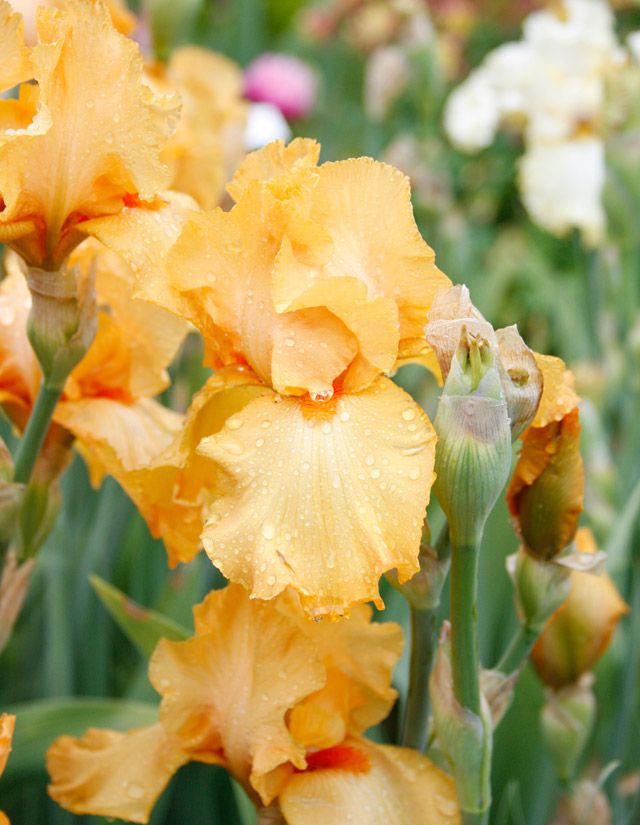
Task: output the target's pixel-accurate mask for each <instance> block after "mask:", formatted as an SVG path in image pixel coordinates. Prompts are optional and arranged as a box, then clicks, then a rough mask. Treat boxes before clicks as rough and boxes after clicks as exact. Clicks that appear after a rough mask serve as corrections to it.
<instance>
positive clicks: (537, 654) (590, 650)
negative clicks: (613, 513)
mask: <svg viewBox="0 0 640 825" xmlns="http://www.w3.org/2000/svg"><path fill="white" fill-rule="evenodd" d="M576 545H577V547H578V550H580V551H582V552H583V553H593V552H595V551H596V550H597V545H596V543H595V539H594V537H593V534H592V533H591V531H590V530H589V529H588V528H585V527H583V528H581V529H579V530H578V531H577V533H576ZM628 612H629V606H628V605H627V604H626V602H625V601H624V600H623V599H622V597H621V596H620V594H619V593H618V591H617V589H616V586H615V584H614V583H613V581H612V580H611V578H610V577H609V576H608V575H607V574H606V573H601V574H600V575H594V574H592V573H583V572H580V571H578V570H572V571H571V590H570V592H569V596H568V598H567V600H566V601H565V602H564V603H563V604H562V605H561V606H560V607H559V608H558V609H557V610H556V612H555V613H554V614H553V615H552V616H551V618H550V619H549V620H548V622H547V624H546V625H545V627H544V630H543V631H542V633H541V635H540V637H539V638H538V641H537V642H536V644H535V646H534V648H533V651H532V652H531V661H532V662H533V664H534V665H535V668H536V670H537V671H538V674H539V675H540V678H541V679H542V680H543V681H544V682H545V684H548V685H551V686H552V687H553V688H555V689H559V688H562V687H565V686H566V685H570V684H575V683H576V682H577V681H578V679H579V678H580V676H582V674H583V673H586V672H587V671H589V670H591V668H592V667H593V666H594V665H595V663H596V662H597V661H598V659H599V658H600V657H601V656H602V654H603V653H604V652H605V650H606V649H607V647H608V646H609V642H610V641H611V637H612V636H613V632H614V630H615V628H616V625H617V624H618V622H619V621H620V619H621V618H622V616H624V615H625V614H626V613H628Z"/></svg>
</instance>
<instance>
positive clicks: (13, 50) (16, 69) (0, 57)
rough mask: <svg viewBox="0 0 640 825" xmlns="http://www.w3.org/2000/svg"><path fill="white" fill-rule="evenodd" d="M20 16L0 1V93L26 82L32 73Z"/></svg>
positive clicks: (3, 1)
mask: <svg viewBox="0 0 640 825" xmlns="http://www.w3.org/2000/svg"><path fill="white" fill-rule="evenodd" d="M23 29H24V26H23V22H22V16H21V15H19V14H16V12H14V10H13V8H12V7H11V4H10V3H8V2H7V0H0V92H4V91H5V90H6V89H10V88H11V87H12V86H17V85H18V84H19V83H23V82H24V81H25V80H28V79H29V78H30V77H31V76H32V73H33V67H32V66H31V60H30V50H29V49H28V48H27V46H26V45H25V42H24V35H23Z"/></svg>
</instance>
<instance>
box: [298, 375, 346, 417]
mask: <svg viewBox="0 0 640 825" xmlns="http://www.w3.org/2000/svg"><path fill="white" fill-rule="evenodd" d="M343 393H344V389H343V387H342V385H336V384H334V385H333V395H332V396H331V398H327V400H326V401H323V400H321V399H313V398H312V397H311V396H310V395H309V393H306V394H305V395H302V396H300V398H299V401H300V406H301V412H302V416H303V418H306V419H307V421H328V420H329V419H330V418H333V416H334V415H335V414H336V410H337V408H338V398H339V397H340V396H341V395H342V394H343Z"/></svg>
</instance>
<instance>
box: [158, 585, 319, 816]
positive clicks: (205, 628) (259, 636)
mask: <svg viewBox="0 0 640 825" xmlns="http://www.w3.org/2000/svg"><path fill="white" fill-rule="evenodd" d="M194 614H195V617H196V624H197V635H196V636H195V637H194V638H192V639H188V640H187V641H185V642H169V641H167V640H166V639H163V640H161V642H160V643H159V645H158V647H157V648H156V650H155V652H154V654H153V656H152V658H151V663H150V666H149V676H150V679H151V681H152V683H153V685H154V687H155V688H156V690H157V691H158V692H159V693H160V694H161V695H162V704H161V706H160V721H161V722H162V724H163V726H164V727H165V729H166V730H167V731H169V732H171V733H175V734H176V735H178V736H179V737H180V738H181V740H182V741H183V743H184V746H185V747H186V748H187V749H188V750H189V752H190V753H191V758H193V759H201V760H202V761H205V762H211V761H215V762H217V763H218V764H223V765H224V766H225V767H226V768H227V769H228V770H229V771H230V772H231V773H232V774H233V776H234V777H235V778H236V779H237V780H238V781H240V782H242V783H243V784H244V785H245V787H247V785H248V784H249V783H250V784H251V786H252V787H253V788H254V789H255V790H256V791H257V792H258V793H259V794H260V796H261V798H262V800H263V802H264V803H265V804H268V803H269V802H270V801H271V799H270V798H269V797H268V795H267V796H266V798H265V793H266V787H265V784H264V783H263V779H264V778H265V776H266V775H267V774H268V773H269V772H270V771H272V770H274V769H276V768H278V767H279V766H280V765H283V764H285V763H287V762H290V763H291V764H293V765H295V766H296V767H298V768H304V767H306V761H305V754H304V748H303V747H302V746H301V745H300V744H299V743H297V742H296V741H295V740H294V739H293V737H292V736H291V734H290V733H289V731H288V730H287V727H286V724H285V715H286V713H287V711H289V710H290V709H291V708H292V707H294V706H295V705H296V703H297V702H299V701H300V699H302V698H304V697H305V696H307V695H308V694H310V693H313V692H314V691H315V690H318V689H319V688H320V687H321V686H322V684H323V683H324V679H325V670H324V667H323V666H322V665H321V663H320V662H319V660H318V659H317V657H316V655H315V651H314V645H313V643H312V642H311V640H309V639H307V638H306V637H305V636H304V635H302V634H301V633H300V631H299V630H298V628H297V626H296V624H295V623H294V622H292V621H291V620H290V619H288V618H287V617H285V616H283V615H281V614H279V613H278V612H277V611H275V610H274V609H273V606H272V605H271V604H263V603H261V602H258V601H251V600H249V599H248V598H247V594H246V591H245V590H244V588H242V587H240V585H234V584H230V585H229V586H228V587H226V588H225V589H224V590H218V591H214V592H212V593H210V594H209V596H208V597H207V598H206V599H205V601H204V602H203V604H202V605H200V606H198V607H196V608H195V609H194Z"/></svg>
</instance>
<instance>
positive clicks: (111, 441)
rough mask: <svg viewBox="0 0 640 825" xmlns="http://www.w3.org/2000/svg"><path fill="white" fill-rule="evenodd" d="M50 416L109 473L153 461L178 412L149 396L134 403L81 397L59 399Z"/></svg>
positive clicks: (173, 427)
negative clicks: (73, 399)
mask: <svg viewBox="0 0 640 825" xmlns="http://www.w3.org/2000/svg"><path fill="white" fill-rule="evenodd" d="M53 420H54V421H55V422H56V423H57V424H61V425H62V426H63V427H65V428H66V429H67V430H69V431H70V432H72V433H73V434H74V436H75V437H76V438H77V439H79V440H80V441H82V442H83V443H84V445H85V446H86V447H87V448H88V449H90V450H91V452H92V453H93V455H94V457H95V458H96V459H98V460H99V461H100V462H101V463H102V464H103V465H104V467H105V468H106V470H107V472H108V473H112V472H114V471H115V472H117V471H118V469H119V468H123V470H124V471H125V472H127V471H129V470H134V469H136V468H137V467H142V466H145V465H147V464H149V463H150V462H151V461H153V459H154V458H156V456H158V455H159V454H160V453H162V452H163V450H165V449H166V448H167V447H168V446H169V444H170V443H171V441H172V440H173V438H174V437H175V435H176V434H177V432H178V430H179V428H180V425H181V423H182V416H181V415H179V414H178V413H175V412H172V411H171V410H168V409H167V408H166V407H163V406H162V405H161V404H159V403H158V402H157V401H153V400H152V399H150V398H143V399H140V400H139V401H136V402H135V403H134V404H122V403H120V402H118V401H113V400H112V399H110V398H83V399H80V400H78V401H62V402H60V403H59V404H58V406H57V407H56V410H55V413H54V417H53ZM114 474H115V473H114ZM116 477H117V476H116Z"/></svg>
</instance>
